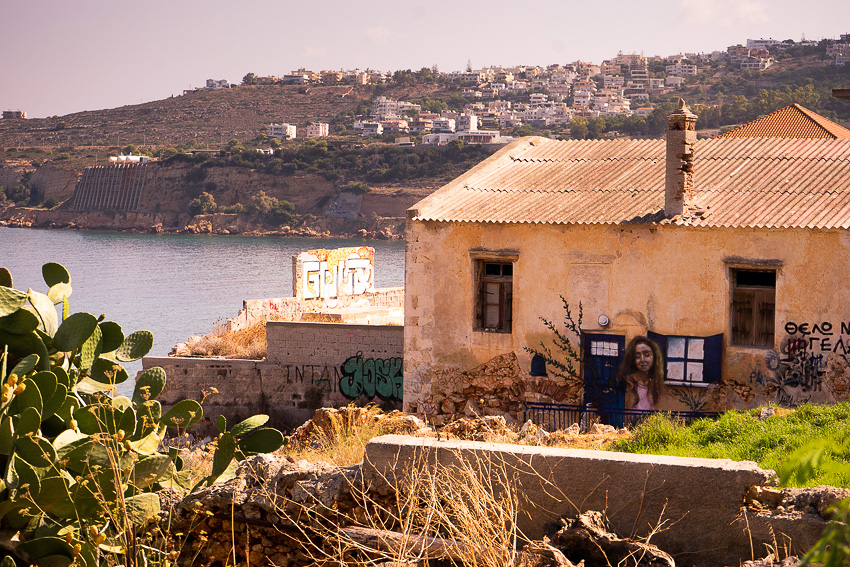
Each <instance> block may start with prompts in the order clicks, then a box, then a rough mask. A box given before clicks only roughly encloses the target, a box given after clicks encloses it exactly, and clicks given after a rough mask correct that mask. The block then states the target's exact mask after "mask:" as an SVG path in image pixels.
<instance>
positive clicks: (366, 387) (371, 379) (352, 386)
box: [339, 352, 404, 401]
mask: <svg viewBox="0 0 850 567" xmlns="http://www.w3.org/2000/svg"><path fill="white" fill-rule="evenodd" d="M339 369H340V372H342V378H340V380H339V391H340V393H341V394H342V395H343V396H345V397H346V398H349V399H352V400H353V399H355V398H358V397H360V396H366V397H367V398H373V397H375V396H378V397H379V398H380V399H382V400H393V401H401V399H402V395H403V390H404V385H403V377H402V358H401V357H393V358H363V353H362V352H358V353H357V354H356V355H354V356H351V357H349V358H348V359H347V360H346V361H345V362H343V363H342V365H341V366H340V367H339Z"/></svg>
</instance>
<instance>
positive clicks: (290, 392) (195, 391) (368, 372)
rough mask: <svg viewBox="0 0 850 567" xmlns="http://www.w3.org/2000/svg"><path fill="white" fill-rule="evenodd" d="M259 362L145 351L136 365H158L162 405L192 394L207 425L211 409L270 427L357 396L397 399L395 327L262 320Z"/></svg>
mask: <svg viewBox="0 0 850 567" xmlns="http://www.w3.org/2000/svg"><path fill="white" fill-rule="evenodd" d="M266 338H267V343H268V357H267V359H265V360H259V361H258V360H234V359H221V358H184V357H145V358H144V359H143V361H142V362H143V367H144V368H145V369H147V368H150V367H152V366H160V367H162V368H163V369H164V370H165V373H166V376H167V382H166V386H165V389H164V390H163V392H162V394H160V396H159V398H158V399H159V400H160V402H161V403H162V404H163V406H164V407H169V406H171V405H173V404H175V403H177V402H178V401H180V400H182V399H186V398H192V399H200V398H201V397H202V395H203V393H204V392H208V391H210V387H211V386H212V387H215V388H216V389H217V390H218V391H219V393H218V394H216V395H211V396H208V397H207V398H206V399H205V400H204V403H203V406H204V415H205V416H206V417H205V418H204V419H205V420H206V424H207V425H208V426H209V427H211V426H212V424H214V423H215V418H216V417H217V416H218V415H220V414H221V415H224V416H225V417H227V419H228V421H236V420H240V419H244V418H245V417H247V416H249V415H253V414H256V413H266V414H268V415H270V416H271V422H272V424H273V425H275V426H277V427H283V428H288V427H295V426H298V425H301V424H302V423H304V422H305V421H307V420H308V419H310V418H311V417H312V415H313V412H314V410H315V409H316V408H319V407H339V406H343V405H346V404H348V403H350V402H351V401H354V400H357V401H358V402H365V401H369V400H372V401H375V402H377V403H382V404H383V403H387V404H390V405H399V404H400V403H401V394H402V390H403V385H402V356H403V348H402V345H403V328H402V327H401V326H379V325H339V324H329V323H294V322H272V321H270V322H268V323H267V326H266Z"/></svg>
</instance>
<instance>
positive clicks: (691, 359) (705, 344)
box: [647, 331, 723, 386]
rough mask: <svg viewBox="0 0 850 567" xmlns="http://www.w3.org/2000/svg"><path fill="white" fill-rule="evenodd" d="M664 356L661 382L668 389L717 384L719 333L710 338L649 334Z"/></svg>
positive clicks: (718, 375)
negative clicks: (668, 386) (666, 385)
mask: <svg viewBox="0 0 850 567" xmlns="http://www.w3.org/2000/svg"><path fill="white" fill-rule="evenodd" d="M647 335H648V337H649V338H650V339H652V340H653V341H655V342H656V343H657V344H658V346H659V348H660V349H661V353H662V354H663V355H664V362H665V368H664V370H665V373H664V383H665V384H668V385H671V386H700V385H705V384H711V383H714V382H719V381H720V370H721V367H722V363H723V360H722V355H723V334H722V333H721V334H718V335H712V336H710V337H689V336H684V335H661V334H659V333H653V332H651V331H650V332H649V333H647Z"/></svg>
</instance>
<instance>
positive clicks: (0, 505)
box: [0, 263, 283, 567]
mask: <svg viewBox="0 0 850 567" xmlns="http://www.w3.org/2000/svg"><path fill="white" fill-rule="evenodd" d="M42 274H43V276H44V281H45V283H46V284H47V286H48V288H49V289H48V292H47V294H43V293H39V292H36V291H33V290H29V291H27V292H23V291H19V290H16V289H14V288H12V277H11V274H9V271H8V270H6V269H5V268H0V472H1V473H2V475H3V476H2V478H0V523H2V526H0V527H3V528H11V529H12V530H13V532H12V533H14V532H19V538H18V539H19V540H20V541H19V542H17V543H14V542H3V543H4V548H7V549H8V548H9V547H15V553H16V554H17V555H18V556H19V557H20V559H22V560H24V561H27V562H30V563H34V564H36V565H39V566H40V567H67V566H69V565H71V564H72V563H73V564H76V565H82V566H84V567H96V566H97V565H100V564H103V565H106V564H112V565H114V564H124V565H130V564H133V565H148V564H149V563H150V564H158V565H165V564H166V563H167V561H166V559H167V557H168V554H167V552H166V551H165V550H162V549H155V548H152V547H150V546H145V545H138V541H139V539H138V538H137V536H138V535H139V534H140V533H142V532H143V531H145V530H147V529H148V528H149V525H150V521H151V520H152V519H153V518H156V516H157V514H158V513H159V506H160V504H159V497H158V496H157V495H156V494H154V492H155V491H158V490H160V489H162V488H165V487H170V488H174V489H177V490H179V491H187V490H190V489H193V488H192V487H191V483H192V481H191V479H190V476H189V474H188V471H187V470H184V469H183V463H182V460H181V459H180V458H179V456H178V453H177V451H176V450H174V449H171V450H168V449H167V448H166V449H161V441H162V440H163V437H164V435H165V434H166V431H167V428H169V427H171V428H177V429H178V431H182V430H184V429H185V428H187V427H191V426H192V425H193V424H195V423H197V422H198V421H199V420H200V419H201V417H202V416H203V410H202V408H201V405H200V404H199V403H198V402H196V401H194V400H184V401H181V402H179V403H178V404H176V405H175V406H174V407H172V408H171V409H170V410H169V411H167V412H165V413H163V412H162V407H161V406H160V404H159V402H158V401H157V400H156V397H157V396H158V395H159V393H160V392H162V389H163V388H164V386H165V381H166V376H165V371H163V370H162V369H161V368H150V369H148V370H147V371H145V372H144V373H142V374H141V375H140V376H139V377H138V379H137V381H136V384H135V388H134V391H133V396H132V398H127V397H124V396H117V395H116V392H115V386H116V385H117V384H120V383H122V382H124V381H126V380H127V379H128V374H127V371H126V370H125V369H124V368H123V367H122V366H121V362H129V361H133V360H138V359H139V358H141V357H143V356H145V355H146V354H147V353H148V352H149V351H150V349H151V347H152V346H153V335H152V334H151V333H150V332H149V331H136V332H133V333H130V334H129V335H126V336H125V334H124V332H123V330H122V329H121V326H120V325H119V324H118V323H116V322H114V321H107V320H104V317H103V316H101V317H100V318H97V317H95V316H94V315H91V314H89V313H73V314H69V304H68V298H69V297H70V295H71V291H72V288H71V276H70V274H69V273H68V271H67V270H66V269H65V268H64V267H63V266H62V265H60V264H56V263H50V264H45V265H44V267H43V268H42ZM57 306H61V312H60V313H57V309H56V307H57ZM267 420H268V417H267V416H254V417H251V418H248V419H247V420H245V421H243V422H242V423H239V424H237V425H236V426H234V427H233V428H232V429H231V430H230V431H228V430H227V427H226V420H225V419H224V418H223V417H219V419H218V422H217V423H218V426H219V430H220V431H221V435H220V437H219V441H218V444H217V448H216V452H215V455H214V459H213V468H212V473H211V474H210V475H208V476H206V477H205V478H203V479H201V480H200V481H199V482H196V483H195V488H197V487H198V486H202V485H209V484H212V483H214V482H216V481H221V480H224V479H227V478H229V477H231V476H232V474H233V472H234V471H235V468H236V464H237V462H238V461H239V460H241V459H244V458H245V457H247V456H249V455H254V454H257V453H263V452H271V451H275V450H276V449H278V448H279V447H280V446H281V445H282V444H283V435H282V434H281V433H280V432H279V431H277V430H275V429H270V428H264V427H262V426H263V425H264V424H265V422H266V421H267Z"/></svg>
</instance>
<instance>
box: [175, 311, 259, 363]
mask: <svg viewBox="0 0 850 567" xmlns="http://www.w3.org/2000/svg"><path fill="white" fill-rule="evenodd" d="M186 347H187V348H188V349H189V351H190V353H191V354H190V356H226V357H228V358H246V359H251V360H259V359H262V358H265V357H266V319H262V320H261V321H258V322H257V323H254V324H253V325H251V326H250V327H247V328H245V329H239V330H237V331H231V330H229V329H228V327H227V324H226V323H225V322H222V321H219V322H218V323H216V325H215V327H214V328H213V330H212V332H211V333H210V334H208V335H204V336H203V337H198V336H193V337H189V340H188V341H186Z"/></svg>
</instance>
